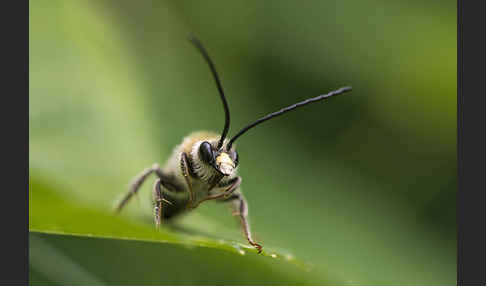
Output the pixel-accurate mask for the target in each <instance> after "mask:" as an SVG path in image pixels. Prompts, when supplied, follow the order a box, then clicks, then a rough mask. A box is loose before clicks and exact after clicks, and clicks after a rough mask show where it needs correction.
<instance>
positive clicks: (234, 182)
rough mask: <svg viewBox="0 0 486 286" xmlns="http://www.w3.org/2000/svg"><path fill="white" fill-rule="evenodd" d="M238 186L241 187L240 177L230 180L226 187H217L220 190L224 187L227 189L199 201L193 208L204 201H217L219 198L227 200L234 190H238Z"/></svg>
mask: <svg viewBox="0 0 486 286" xmlns="http://www.w3.org/2000/svg"><path fill="white" fill-rule="evenodd" d="M240 185H241V177H236V178H234V179H232V180H231V181H229V182H228V183H227V184H226V185H219V186H218V187H220V188H224V187H228V188H227V189H226V190H225V191H224V192H222V193H219V194H216V195H211V196H207V197H205V198H204V199H202V200H200V201H199V202H198V203H197V205H195V206H194V208H196V207H197V206H198V205H199V204H201V203H202V202H204V201H209V200H217V199H221V198H224V199H227V198H229V196H230V195H231V194H232V193H233V192H234V191H235V190H236V189H238V187H239V186H240Z"/></svg>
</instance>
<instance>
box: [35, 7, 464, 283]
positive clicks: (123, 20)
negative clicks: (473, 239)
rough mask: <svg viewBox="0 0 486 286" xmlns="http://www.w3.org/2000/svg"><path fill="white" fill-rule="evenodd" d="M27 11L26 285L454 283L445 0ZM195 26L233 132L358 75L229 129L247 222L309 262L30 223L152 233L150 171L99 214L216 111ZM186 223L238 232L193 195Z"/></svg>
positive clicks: (452, 70) (212, 125) (452, 63)
mask: <svg viewBox="0 0 486 286" xmlns="http://www.w3.org/2000/svg"><path fill="white" fill-rule="evenodd" d="M29 10H30V11H29V12H30V21H29V42H30V47H29V59H30V63H29V80H30V84H29V89H30V98H29V136H30V141H29V169H30V187H29V205H30V208H29V228H30V230H31V231H32V233H31V240H30V249H31V251H30V253H31V254H30V255H31V256H30V270H31V272H30V273H31V284H32V285H86V284H90V285H133V284H134V283H140V284H141V285H153V284H163V285H194V284H196V283H198V284H200V285H206V284H208V285H209V284H213V285H214V284H215V285H228V284H234V285H259V284H261V285H266V284H270V283H278V284H280V285H284V284H286V283H287V284H289V285H304V284H306V283H308V284H309V285H311V284H312V285H428V286H430V285H441V286H443V285H455V284H456V222H455V198H456V185H457V170H456V89H457V86H456V2H455V1H440V2H438V1H431V0H428V1H403V0H390V1H372V0H369V1H358V0H340V1H338V0H333V1H245V2H237V1H234V2H228V1H206V2H201V1H126V0H122V1H109V0H103V1H74V0H70V1H60V0H56V1H45V0H37V1H30V8H29ZM189 33H194V34H196V35H197V36H198V37H199V38H200V39H201V40H202V42H203V43H204V44H205V46H206V48H207V49H208V51H209V53H210V55H211V56H212V58H213V60H214V62H215V65H216V67H217V69H218V72H219V74H220V76H221V79H222V83H223V86H224V89H225V91H226V94H227V97H228V101H229V106H230V110H231V115H232V126H231V129H230V135H231V134H234V133H235V132H237V130H239V129H240V128H241V127H242V126H244V125H246V124H248V123H250V122H251V121H253V120H255V119H257V118H259V117H261V116H263V115H265V114H267V113H269V112H273V111H275V110H277V109H279V108H281V107H284V106H287V105H290V104H292V103H295V102H296V101H298V100H303V99H305V98H308V97H313V96H317V95H319V94H323V93H327V92H329V91H331V90H334V89H337V88H339V87H341V86H344V85H351V86H353V91H352V92H350V93H348V94H346V95H343V96H339V97H336V98H331V99H330V100H328V101H327V102H323V103H317V104H313V105H310V106H307V107H304V108H303V109H300V110H297V111H295V112H292V113H289V114H287V115H285V116H283V117H279V118H277V119H274V120H272V121H270V122H267V123H265V124H263V125H261V126H259V127H257V128H255V129H253V130H251V131H250V132H248V134H246V135H245V136H243V137H241V139H239V140H238V152H239V155H240V168H239V173H240V175H241V176H242V177H243V184H242V190H243V192H244V193H245V196H246V197H247V199H248V202H249V211H250V219H251V222H252V227H253V232H254V233H255V236H256V238H257V239H258V240H259V241H261V242H262V243H263V245H264V246H265V247H267V248H270V249H275V250H277V251H280V252H281V253H289V254H291V255H292V256H293V257H296V258H298V259H300V260H301V261H304V262H306V263H309V264H312V265H313V266H314V268H313V269H314V270H313V271H311V272H309V273H307V272H305V271H302V272H299V270H297V269H295V273H294V272H293V271H294V270H288V268H294V267H293V266H289V265H286V263H284V262H282V263H280V262H276V261H275V262H274V261H273V260H271V259H270V258H268V257H263V256H256V255H253V254H252V256H251V255H248V256H238V255H237V254H235V253H232V252H228V251H225V250H218V249H212V248H197V247H196V248H195V249H186V248H184V247H179V246H177V245H172V244H170V243H142V242H137V243H135V242H130V241H121V240H111V241H110V240H105V239H100V238H81V237H77V236H73V237H71V236H69V237H67V236H57V235H45V234H35V233H37V232H55V233H72V234H81V235H95V236H96V234H100V235H103V234H104V235H106V236H112V237H119V236H123V237H141V238H143V237H145V238H150V237H151V236H153V235H154V234H152V232H153V231H152V227H153V226H152V221H151V219H150V215H151V208H150V200H149V198H150V188H151V185H152V180H150V183H147V184H145V185H144V186H143V188H142V190H141V195H140V196H139V199H136V200H134V201H133V202H132V203H131V204H130V205H129V207H128V208H127V209H126V212H124V213H123V215H122V216H121V217H117V218H113V219H112V218H111V217H112V215H111V213H110V211H111V208H112V206H113V202H114V201H115V200H116V199H117V198H119V197H120V196H121V195H122V194H123V193H124V192H125V191H126V190H127V185H128V183H129V182H130V180H131V179H132V177H133V176H134V175H135V174H137V173H138V172H139V171H140V170H142V169H143V168H145V167H148V166H150V165H151V164H152V163H154V162H159V163H161V164H163V163H164V162H165V160H166V159H167V158H168V157H169V155H170V154H171V151H172V148H173V147H174V146H175V145H177V144H179V143H180V141H181V140H182V138H183V137H184V136H186V135H187V134H188V133H190V132H192V131H195V130H201V129H203V130H213V131H216V132H220V131H221V129H222V126H223V123H224V122H223V118H224V113H223V110H222V107H221V102H220V101H219V98H218V94H217V90H216V87H215V85H214V82H213V79H212V77H211V74H210V71H209V68H208V67H207V65H206V63H205V62H204V61H203V59H202V57H201V55H199V54H198V53H197V52H196V50H195V49H194V47H192V46H191V45H190V44H189V42H188V41H187V36H188V34H189ZM88 214H89V215H88ZM180 225H182V226H184V227H185V228H187V229H189V230H190V231H191V232H196V233H198V234H200V235H203V236H207V237H209V238H213V239H216V240H217V239H218V238H224V239H226V240H228V241H238V242H241V243H243V244H244V243H245V240H244V239H243V237H242V235H241V233H240V230H239V227H238V224H237V222H235V220H234V219H233V218H232V217H231V215H230V213H229V211H228V209H227V207H226V206H224V205H219V204H213V203H207V204H203V205H201V207H200V208H199V209H198V210H197V211H196V212H195V213H191V214H189V215H188V216H186V217H184V218H182V219H181V221H180ZM122 226H123V227H122ZM125 227H126V228H125ZM128 229H129V230H128ZM34 231H35V233H34ZM163 232H164V230H163ZM142 233H144V235H142ZM176 234H177V231H176V232H175V234H174V235H176ZM170 235H172V231H167V237H169V236H170ZM160 237H163V236H160ZM160 237H159V236H154V239H155V240H157V239H158V238H160ZM164 237H165V236H164ZM177 239H178V238H175V239H174V241H176V240H177ZM159 240H160V239H159ZM169 240H170V239H169ZM169 240H168V241H169ZM59 257H63V258H62V259H61V258H59ZM63 259H64V260H63ZM61 261H69V262H66V263H62V262H61ZM132 261H133V262H136V265H137V266H136V267H135V269H134V265H133V264H132V263H130V262H132ZM69 265H70V266H69ZM73 265H74V266H73ZM68 266H69V267H68ZM63 267H64V268H63ZM295 268H298V267H295ZM158 270H160V272H158ZM53 273H54V274H53ZM63 273H64V276H63ZM66 273H77V274H76V275H77V276H76V275H74V276H69V275H67V276H68V278H66ZM208 273H211V274H208ZM218 273H224V274H221V275H218ZM119 274H123V275H122V276H119ZM63 277H64V278H63ZM69 277H70V278H69ZM75 277H78V278H79V277H81V278H79V279H78V278H75ZM83 277H84V278H83ZM120 277H126V279H121V278H120ZM188 277H189V278H188ZM190 277H192V278H190ZM241 277H245V278H244V279H243V278H241ZM63 279H64V280H63ZM65 279H68V280H65ZM83 279H92V280H83ZM117 279H118V280H117ZM66 281H69V283H68V282H66ZM83 281H84V282H83ZM86 281H90V282H86ZM137 281H138V282H137ZM323 281H334V282H323ZM75 283H78V284H75Z"/></svg>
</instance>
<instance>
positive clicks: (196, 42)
mask: <svg viewBox="0 0 486 286" xmlns="http://www.w3.org/2000/svg"><path fill="white" fill-rule="evenodd" d="M189 41H191V43H193V44H194V46H195V47H196V48H197V49H198V51H199V52H200V53H201V54H202V56H203V57H204V59H205V60H206V61H207V62H208V65H209V68H210V69H211V72H212V73H213V77H214V81H215V82H216V85H217V87H218V91H219V95H220V96H221V101H222V102H223V108H224V113H225V122H224V128H223V132H222V133H221V138H220V139H219V142H218V149H221V147H222V146H223V142H224V138H226V135H227V134H228V130H229V127H230V112H229V108H228V102H227V101H226V97H225V96H224V91H223V87H222V86H221V82H220V81H219V76H218V73H217V72H216V68H215V67H214V64H213V61H212V60H211V58H210V57H209V55H208V52H207V51H206V49H205V48H204V46H203V44H202V43H201V41H199V39H198V38H196V36H194V35H192V34H190V35H189Z"/></svg>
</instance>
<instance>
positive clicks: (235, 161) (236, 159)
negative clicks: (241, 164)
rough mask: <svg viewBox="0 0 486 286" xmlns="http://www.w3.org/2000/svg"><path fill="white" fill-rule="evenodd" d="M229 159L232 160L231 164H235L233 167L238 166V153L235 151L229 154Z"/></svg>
mask: <svg viewBox="0 0 486 286" xmlns="http://www.w3.org/2000/svg"><path fill="white" fill-rule="evenodd" d="M231 159H233V162H234V163H235V166H238V160H239V157H238V153H236V151H233V152H231Z"/></svg>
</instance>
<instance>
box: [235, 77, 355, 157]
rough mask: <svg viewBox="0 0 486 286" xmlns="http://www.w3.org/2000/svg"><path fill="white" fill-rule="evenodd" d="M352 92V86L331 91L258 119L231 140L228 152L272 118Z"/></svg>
mask: <svg viewBox="0 0 486 286" xmlns="http://www.w3.org/2000/svg"><path fill="white" fill-rule="evenodd" d="M350 90H351V87H350V86H345V87H341V88H340V89H337V90H334V91H331V92H329V93H328V94H323V95H319V96H316V97H313V98H309V99H306V100H304V101H301V102H298V103H296V104H292V105H290V106H287V107H284V108H282V109H280V110H279V111H276V112H273V113H270V114H268V115H266V116H264V117H262V118H260V119H258V120H257V121H255V122H253V123H252V124H250V125H248V126H246V127H244V128H243V129H241V130H240V132H238V133H237V134H236V135H235V136H233V138H231V140H230V141H229V143H228V145H227V146H226V149H227V150H229V149H231V145H233V143H234V142H235V141H236V139H238V137H240V136H241V135H243V134H244V133H245V132H246V131H248V130H249V129H251V128H253V127H255V126H257V125H258V124H260V123H262V122H265V121H267V120H269V119H271V118H274V117H277V116H279V115H282V114H284V113H286V112H288V111H291V110H293V109H296V108H297V107H300V106H303V105H306V104H309V103H312V102H316V101H319V100H322V99H325V98H329V97H331V96H334V95H338V94H342V93H345V92H346V91H350Z"/></svg>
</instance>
